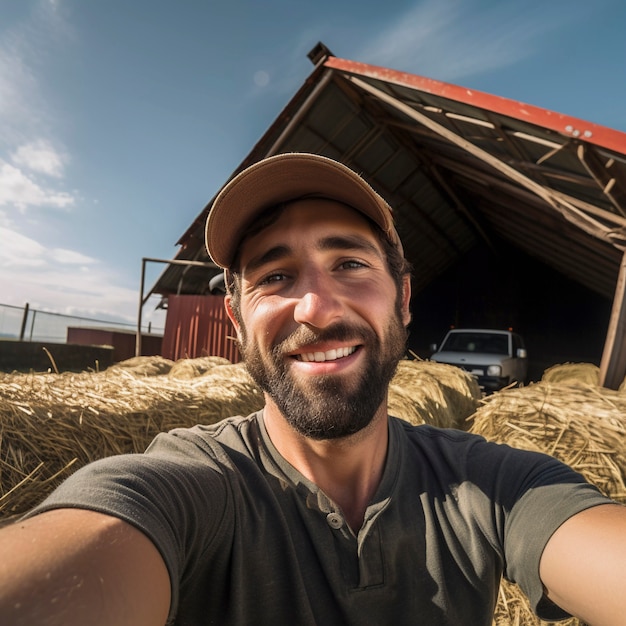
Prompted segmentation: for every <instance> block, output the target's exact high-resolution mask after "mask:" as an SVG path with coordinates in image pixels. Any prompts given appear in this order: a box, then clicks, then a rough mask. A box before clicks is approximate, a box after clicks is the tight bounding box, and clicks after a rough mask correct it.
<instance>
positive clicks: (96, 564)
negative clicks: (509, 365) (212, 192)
mask: <svg viewBox="0 0 626 626" xmlns="http://www.w3.org/2000/svg"><path fill="white" fill-rule="evenodd" d="M206 242H207V248H208V251H209V254H210V256H211V258H212V259H213V261H214V262H215V263H216V264H217V265H218V266H220V267H222V268H223V269H224V271H225V280H226V284H227V289H228V293H227V296H226V298H225V305H226V309H227V311H228V314H229V316H230V318H231V320H232V322H233V324H234V327H235V329H236V332H237V338H238V341H239V345H240V347H241V352H242V354H243V356H244V358H245V362H246V365H247V367H248V369H249V371H250V374H251V375H252V377H253V378H254V380H255V381H256V382H257V383H258V385H259V386H260V387H261V389H262V390H263V393H264V397H265V406H264V408H263V410H261V411H259V412H257V413H255V414H253V415H250V416H247V417H232V418H229V419H226V420H223V421H222V422H220V423H218V424H216V425H213V426H196V427H194V428H190V429H176V430H174V431H171V432H170V433H164V434H161V435H159V436H158V437H156V439H155V440H154V442H153V443H152V444H151V445H150V447H149V448H148V449H147V451H146V452H145V454H141V455H126V456H119V457H113V458H109V459H104V460H101V461H98V462H95V463H93V464H91V465H89V466H87V467H85V468H82V469H81V470H79V471H78V472H76V473H75V474H74V475H73V476H71V477H70V478H69V479H67V480H66V481H65V483H63V485H61V486H60V487H59V488H58V489H57V490H56V491H55V492H54V493H53V494H52V495H51V496H49V497H48V498H47V499H46V500H45V501H44V502H43V503H42V504H41V505H39V506H38V507H36V508H35V509H34V510H33V511H32V512H30V513H29V514H28V516H27V517H26V519H25V520H23V521H20V522H19V523H17V524H14V525H13V526H10V527H8V528H6V529H3V530H2V531H0V553H1V554H2V555H3V558H2V560H1V561H0V622H1V623H3V624H4V623H6V624H15V625H17V624H86V623H89V624H115V625H116V626H117V625H120V624H129V625H131V624H132V625H136V624H146V625H152V624H154V625H163V624H166V623H167V624H180V625H183V624H185V625H188V624H189V625H191V624H193V625H203V624H220V625H228V624H255V625H259V624H260V625H262V624H272V626H275V625H276V624H302V625H311V626H312V625H315V624H317V625H322V624H323V625H324V626H328V625H345V624H354V625H359V626H361V625H364V624H375V625H377V626H378V625H381V624H390V625H391V624H393V625H394V626H396V625H403V624H428V625H449V626H452V625H466V624H471V625H472V626H480V625H484V626H491V624H492V619H493V612H494V608H495V605H496V601H497V593H498V589H499V584H500V580H501V577H502V576H506V577H507V578H508V579H510V580H513V581H515V582H517V583H518V584H519V585H520V587H521V588H522V589H523V590H524V592H525V593H526V594H527V595H528V597H529V600H530V602H531V605H532V606H533V608H534V609H535V611H536V612H537V613H538V614H539V615H540V616H541V617H543V618H544V619H550V620H554V619H562V618H565V617H567V616H568V615H576V616H578V617H580V618H581V619H583V620H584V621H585V622H587V623H589V624H602V625H605V626H612V625H617V624H624V623H625V622H624V615H626V600H625V598H626V593H625V592H626V582H625V581H626V577H624V574H623V571H624V566H625V565H626V508H625V507H623V506H620V505H618V504H617V503H614V502H611V501H610V500H609V499H607V498H606V497H604V496H602V495H601V494H600V493H599V492H598V490H597V489H595V488H594V487H593V486H591V485H590V484H588V483H587V482H585V481H584V479H583V478H582V477H581V476H580V475H579V474H577V473H575V472H573V471H572V470H571V469H570V468H568V467H567V466H565V465H563V464H562V463H560V462H558V461H556V460H555V459H554V458H552V457H549V456H546V455H542V454H536V453H532V452H527V451H521V450H514V449H512V448H510V447H508V446H503V445H496V444H493V443H490V442H487V441H485V440H484V439H483V438H481V437H478V436H476V435H471V434H468V433H465V432H461V431H455V430H446V429H437V428H434V427H431V426H426V425H424V426H412V425H410V424H408V423H406V422H404V421H402V420H399V419H396V418H394V417H390V416H389V415H388V412H387V392H388V384H389V381H390V380H391V378H392V376H393V374H394V371H395V368H396V365H397V363H398V360H399V359H400V358H401V357H402V356H403V353H404V349H405V341H406V327H407V324H408V323H409V320H410V312H409V303H410V296H411V292H410V274H409V268H408V265H407V263H406V261H405V260H404V254H403V250H402V244H401V242H400V238H399V236H398V233H397V232H396V229H395V227H394V224H393V218H392V212H391V209H390V207H389V205H388V204H387V203H386V202H385V201H384V200H383V199H382V198H381V197H380V196H379V195H378V194H377V193H376V192H375V191H374V190H373V189H372V188H371V187H370V186H369V185H368V184H367V183H366V182H365V181H364V180H363V179H362V178H360V177H359V176H358V175H357V174H356V173H354V172H352V171H351V170H350V169H348V168H346V167H345V166H343V165H341V164H340V163H337V162H335V161H333V160H331V159H327V158H324V157H320V156H317V155H311V154H283V155H278V156H275V157H270V158H268V159H265V160H263V161H260V162H258V163H256V164H254V165H252V166H251V167H250V168H248V169H246V170H244V171H243V172H241V173H240V174H239V175H238V176H236V177H235V178H234V179H233V180H232V181H230V182H229V183H228V185H226V187H225V188H224V189H223V190H222V191H221V192H220V194H219V195H218V197H217V198H216V201H215V203H214V205H213V207H212V209H211V211H210V214H209V217H208V221H207V227H206Z"/></svg>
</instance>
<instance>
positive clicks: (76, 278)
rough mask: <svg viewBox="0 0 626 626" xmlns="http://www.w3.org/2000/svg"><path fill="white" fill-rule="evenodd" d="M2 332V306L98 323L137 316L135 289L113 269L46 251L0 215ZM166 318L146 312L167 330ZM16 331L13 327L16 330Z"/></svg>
mask: <svg viewBox="0 0 626 626" xmlns="http://www.w3.org/2000/svg"><path fill="white" fill-rule="evenodd" d="M0 241H2V246H0V292H1V293H2V294H3V296H2V298H1V299H0V300H1V304H0V333H2V332H8V330H7V329H6V328H5V329H3V328H2V315H1V314H2V305H5V304H8V305H11V306H19V307H22V306H24V305H25V304H26V303H27V302H28V303H29V305H30V307H31V309H37V310H42V311H43V310H47V311H54V312H55V313H61V314H66V315H78V316H85V317H90V318H94V319H112V320H124V321H127V322H130V323H132V322H133V321H134V320H136V317H137V290H136V289H131V288H128V287H124V286H121V285H122V283H123V282H124V281H123V280H122V277H120V276H118V275H117V274H116V273H115V272H113V271H112V270H110V269H109V267H108V266H107V265H106V264H105V263H102V262H100V261H99V260H98V259H94V258H92V257H89V256H87V255H84V254H83V253H81V252H79V251H76V250H67V249H62V248H48V247H46V246H44V245H42V244H41V243H39V242H38V241H36V240H34V239H32V238H31V237H27V236H26V235H24V234H22V233H20V232H19V231H18V230H16V228H15V227H14V226H11V224H10V223H9V222H8V220H7V219H6V216H3V215H2V214H1V213H0ZM159 318H162V315H160V316H159V315H158V314H156V315H155V314H154V312H152V311H151V309H150V307H149V306H146V307H145V308H144V319H145V322H146V323H147V322H148V321H151V320H153V319H154V320H156V321H155V324H156V325H157V326H159V327H160V328H162V327H163V320H162V319H160V320H159ZM12 331H14V329H12Z"/></svg>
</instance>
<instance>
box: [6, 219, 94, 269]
mask: <svg viewBox="0 0 626 626" xmlns="http://www.w3.org/2000/svg"><path fill="white" fill-rule="evenodd" d="M0 240H2V246H0V265H2V266H3V267H4V268H11V272H12V273H13V272H14V270H15V269H17V270H20V269H26V268H28V269H31V268H33V267H42V268H43V267H45V268H47V269H46V272H47V271H49V268H53V267H55V266H58V267H63V266H71V267H72V268H75V267H76V266H77V265H78V266H85V265H92V264H96V263H97V261H96V260H95V259H94V258H92V257H89V256H86V255H84V254H82V253H80V252H76V251H74V250H66V249H63V248H47V247H45V246H43V245H41V244H40V243H39V242H38V241H35V240H34V239H32V238H30V237H27V236H26V235H23V234H22V233H20V232H19V231H17V230H15V229H14V228H12V227H11V226H10V225H8V224H6V225H0Z"/></svg>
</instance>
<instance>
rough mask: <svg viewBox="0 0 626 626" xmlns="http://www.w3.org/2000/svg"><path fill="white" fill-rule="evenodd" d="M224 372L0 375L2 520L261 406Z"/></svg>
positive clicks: (236, 372) (233, 373)
mask: <svg viewBox="0 0 626 626" xmlns="http://www.w3.org/2000/svg"><path fill="white" fill-rule="evenodd" d="M157 363H161V362H158V361H157ZM140 365H142V364H141V363H140ZM222 368H226V371H223V372H222V373H221V374H219V375H216V376H213V377H211V376H209V375H205V376H198V377H196V378H194V379H190V380H180V379H176V378H170V377H169V376H159V375H144V374H141V375H137V373H136V370H135V368H133V367H131V368H126V367H112V368H108V369H107V370H106V371H104V372H82V373H79V374H74V373H63V374H35V373H31V374H0V518H3V517H9V516H13V515H18V514H22V513H24V512H25V511H27V510H28V509H30V508H31V507H32V506H34V505H35V504H36V503H37V502H39V501H40V500H41V499H43V498H44V497H45V496H46V495H47V494H48V493H50V491H52V489H53V488H54V487H55V486H56V485H57V484H58V483H59V482H60V481H61V480H62V479H63V478H66V477H67V476H68V475H69V474H70V473H71V472H73V471H75V470H76V469H78V468H79V467H81V466H82V465H85V464H86V463H89V462H91V461H94V460H96V459H99V458H103V457H105V456H110V455H113V454H123V453H128V452H142V451H143V450H145V448H146V446H147V445H148V443H149V442H150V441H151V440H152V439H153V438H154V436H155V435H156V434H157V433H159V432H162V431H167V430H170V429H172V428H177V427H189V426H193V425H195V424H200V423H201V424H212V423H215V422H217V421H219V420H220V419H223V418H224V417H228V416H230V415H247V414H249V413H251V412H253V411H256V410H258V409H259V408H261V407H262V406H263V395H262V393H261V392H260V390H259V389H258V388H257V387H256V385H255V384H254V383H252V381H251V380H250V378H249V376H248V375H247V372H245V371H244V372H243V373H242V371H241V370H242V368H241V367H240V366H231V365H226V366H218V367H216V368H213V369H214V370H217V369H222Z"/></svg>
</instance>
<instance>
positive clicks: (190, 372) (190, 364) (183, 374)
mask: <svg viewBox="0 0 626 626" xmlns="http://www.w3.org/2000/svg"><path fill="white" fill-rule="evenodd" d="M230 364H231V363H230V361H229V360H228V359H225V358H224V357H221V356H202V357H198V358H195V359H179V360H178V361H176V362H175V363H174V365H172V368H171V369H170V371H169V372H168V376H171V377H172V378H180V379H183V380H189V379H190V378H196V377H197V376H202V375H203V374H206V373H207V372H208V371H210V370H212V369H213V368H214V367H217V366H220V365H230Z"/></svg>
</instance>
